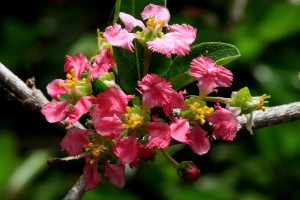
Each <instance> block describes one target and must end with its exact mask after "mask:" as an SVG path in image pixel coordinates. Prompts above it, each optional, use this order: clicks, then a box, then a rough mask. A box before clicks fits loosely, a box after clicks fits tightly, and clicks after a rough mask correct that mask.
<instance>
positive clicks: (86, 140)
mask: <svg viewBox="0 0 300 200" xmlns="http://www.w3.org/2000/svg"><path fill="white" fill-rule="evenodd" d="M61 147H62V149H63V150H65V151H67V152H68V153H69V154H70V155H71V156H79V155H81V154H82V153H86V157H85V161H86V163H85V166H84V169H83V180H84V182H85V184H86V189H87V190H89V189H92V188H94V187H95V186H96V185H97V184H98V183H99V182H100V181H101V180H102V177H103V176H105V177H107V178H108V179H109V181H110V182H111V183H112V184H113V185H115V186H117V187H119V188H122V187H123V186H124V185H125V165H124V164H122V163H121V162H118V161H117V158H116V156H115V155H113V154H112V153H111V148H112V141H110V140H109V139H107V138H104V137H101V136H100V135H99V134H98V133H95V132H93V130H89V129H88V130H83V129H80V128H77V127H73V128H71V129H70V130H69V131H68V132H67V134H66V136H65V137H64V138H63V140H62V141H61Z"/></svg>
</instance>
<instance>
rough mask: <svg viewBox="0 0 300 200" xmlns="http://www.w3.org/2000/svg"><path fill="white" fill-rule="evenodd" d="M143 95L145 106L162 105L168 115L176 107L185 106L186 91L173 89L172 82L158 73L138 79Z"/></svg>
mask: <svg viewBox="0 0 300 200" xmlns="http://www.w3.org/2000/svg"><path fill="white" fill-rule="evenodd" d="M138 86H139V87H140V88H141V91H140V93H141V94H142V95H143V99H142V103H143V107H146V108H149V109H150V108H151V107H155V106H159V107H161V108H162V109H163V110H164V112H165V114H166V115H169V114H170V113H171V112H172V111H173V109H174V108H184V107H185V103H184V98H183V93H184V92H177V91H175V90H174V89H172V85H171V82H167V81H166V80H165V79H164V78H160V77H159V76H158V75H156V74H147V75H146V76H144V78H143V79H142V80H141V81H138Z"/></svg>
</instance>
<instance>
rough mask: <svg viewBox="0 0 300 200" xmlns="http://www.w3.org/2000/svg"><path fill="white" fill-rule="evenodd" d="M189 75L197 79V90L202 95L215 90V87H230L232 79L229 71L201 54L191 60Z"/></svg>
mask: <svg viewBox="0 0 300 200" xmlns="http://www.w3.org/2000/svg"><path fill="white" fill-rule="evenodd" d="M189 75H191V76H193V77H194V78H195V79H196V80H197V81H198V87H199V91H200V93H203V94H201V95H204V96H206V95H208V94H210V93H211V92H213V91H217V90H216V88H217V87H230V86H231V83H232V79H233V75H232V73H231V71H229V70H228V69H226V68H224V67H223V66H221V65H217V63H215V62H214V61H213V60H211V59H210V58H208V57H205V56H203V55H201V56H200V57H197V58H194V59H193V60H192V62H191V69H190V71H189Z"/></svg>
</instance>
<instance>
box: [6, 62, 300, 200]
mask: <svg viewBox="0 0 300 200" xmlns="http://www.w3.org/2000/svg"><path fill="white" fill-rule="evenodd" d="M0 81H1V82H3V84H4V85H5V86H6V90H7V91H9V92H10V93H12V95H13V96H16V98H17V99H18V100H19V101H20V102H22V103H23V105H24V106H25V105H26V106H29V107H31V108H32V109H33V110H35V111H38V112H40V110H41V108H42V107H43V106H44V105H45V104H46V103H47V102H48V100H47V98H46V97H45V96H44V95H43V94H42V92H41V91H40V90H38V89H36V88H35V86H34V85H33V86H32V84H30V85H31V87H28V85H26V83H24V82H23V81H22V80H21V79H19V78H18V77H17V76H16V75H15V74H13V73H12V72H11V71H10V70H9V69H7V68H6V67H5V66H4V65H3V64H2V63H0ZM298 119H300V102H294V103H289V104H284V105H280V106H274V107H269V108H267V109H266V111H265V112H262V111H254V112H253V127H252V128H253V129H258V128H263V127H268V126H271V125H275V124H280V123H284V122H289V121H294V120H298ZM238 120H239V124H240V125H241V129H240V130H239V132H242V131H246V121H247V119H246V117H244V116H240V117H239V119H238ZM57 124H58V125H59V126H60V127H64V128H66V124H65V123H64V122H61V123H57ZM75 126H77V127H80V128H84V127H83V126H82V125H81V124H80V123H76V124H75ZM84 192H85V183H84V181H83V176H80V178H79V179H78V180H77V182H76V183H75V185H74V186H73V187H72V188H71V189H70V190H69V192H68V194H67V195H66V196H65V198H64V200H70V199H81V197H82V196H83V195H84Z"/></svg>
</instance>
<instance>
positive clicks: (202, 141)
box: [190, 124, 210, 155]
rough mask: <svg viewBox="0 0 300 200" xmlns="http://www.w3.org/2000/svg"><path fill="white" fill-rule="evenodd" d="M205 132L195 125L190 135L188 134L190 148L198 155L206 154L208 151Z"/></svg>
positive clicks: (208, 146) (208, 143) (208, 144)
mask: <svg viewBox="0 0 300 200" xmlns="http://www.w3.org/2000/svg"><path fill="white" fill-rule="evenodd" d="M206 134H207V132H206V131H204V130H203V129H202V128H201V127H200V126H199V125H198V124H195V125H194V127H193V129H192V133H191V134H190V139H191V144H190V147H191V149H192V150H193V152H195V153H196V154H198V155H203V154H205V153H207V152H208V151H209V149H210V142H209V140H208V138H207V137H206Z"/></svg>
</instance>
